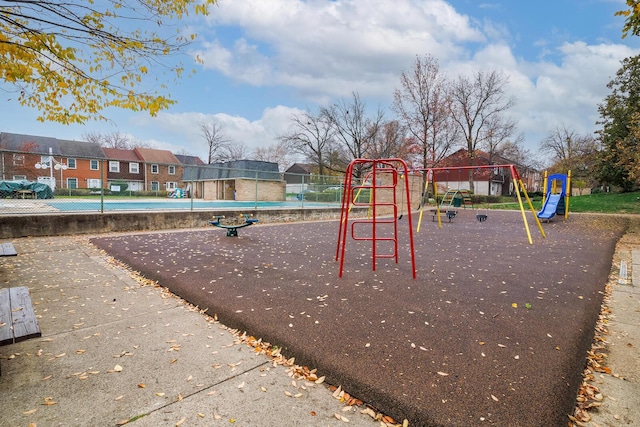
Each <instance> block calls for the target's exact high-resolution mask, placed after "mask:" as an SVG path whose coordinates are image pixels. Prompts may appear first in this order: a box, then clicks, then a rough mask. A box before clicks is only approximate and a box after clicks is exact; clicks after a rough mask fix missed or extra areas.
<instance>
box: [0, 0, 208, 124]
mask: <svg viewBox="0 0 640 427" xmlns="http://www.w3.org/2000/svg"><path fill="white" fill-rule="evenodd" d="M215 3H216V0H70V1H67V2H59V1H46V0H45V1H32V0H16V1H5V0H0V91H2V92H5V93H7V94H8V96H9V97H12V96H17V99H18V100H19V102H20V104H21V105H23V106H27V107H31V108H35V109H37V110H39V111H40V115H39V117H38V120H40V121H55V122H60V123H64V124H70V123H83V122H85V121H87V120H90V119H99V120H100V119H101V120H106V117H105V116H104V115H103V110H104V109H105V108H108V107H117V108H124V109H129V110H133V111H148V112H149V113H150V114H151V115H152V116H153V115H156V114H157V113H158V111H160V110H163V109H166V108H168V107H169V106H170V105H172V104H174V103H175V101H174V100H172V99H170V98H169V97H168V96H167V95H164V94H162V92H166V91H167V81H166V80H167V79H168V80H171V79H172V78H173V79H178V78H179V77H180V76H181V75H182V74H183V72H184V66H183V65H182V63H181V62H180V61H179V60H173V58H172V57H173V56H175V55H177V54H179V53H182V52H183V51H184V50H185V48H186V47H187V46H188V45H189V44H190V43H191V42H192V41H193V40H194V39H195V37H196V35H195V34H193V33H189V32H188V31H186V28H185V27H186V25H182V26H181V25H178V24H177V23H179V22H180V21H181V20H182V19H183V18H185V17H186V16H187V15H188V14H189V13H194V14H196V15H207V14H208V13H209V7H210V6H211V5H213V4H215ZM154 27H157V31H156V30H155V28H154ZM165 61H166V62H165Z"/></svg>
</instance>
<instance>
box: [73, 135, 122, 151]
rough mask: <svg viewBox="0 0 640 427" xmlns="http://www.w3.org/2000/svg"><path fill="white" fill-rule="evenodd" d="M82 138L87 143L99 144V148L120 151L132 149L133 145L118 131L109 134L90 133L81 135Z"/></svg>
mask: <svg viewBox="0 0 640 427" xmlns="http://www.w3.org/2000/svg"><path fill="white" fill-rule="evenodd" d="M82 138H83V139H84V140H86V141H87V142H92V143H95V144H100V146H101V147H105V148H119V149H121V150H131V149H133V144H132V143H131V142H130V141H129V137H128V136H127V135H124V134H121V133H120V132H118V131H116V132H112V133H109V134H102V133H99V132H94V131H91V132H86V133H83V134H82Z"/></svg>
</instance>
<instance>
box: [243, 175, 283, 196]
mask: <svg viewBox="0 0 640 427" xmlns="http://www.w3.org/2000/svg"><path fill="white" fill-rule="evenodd" d="M257 185H258V188H257V193H258V194H257V197H256V180H254V179H253V180H250V179H236V200H245V201H254V200H258V201H262V202H280V201H284V191H285V182H284V181H258V184H257Z"/></svg>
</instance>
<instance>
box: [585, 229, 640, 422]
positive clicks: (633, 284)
mask: <svg viewBox="0 0 640 427" xmlns="http://www.w3.org/2000/svg"><path fill="white" fill-rule="evenodd" d="M616 258H617V261H618V262H624V263H625V264H626V266H627V277H626V278H624V277H620V278H619V279H618V280H613V281H612V282H613V283H612V285H611V288H612V289H611V295H610V298H609V301H608V304H607V305H608V309H609V310H610V314H609V315H608V316H607V317H608V319H607V322H606V323H607V325H606V327H607V329H608V334H607V335H606V341H607V342H606V347H605V348H606V351H605V353H606V354H607V357H606V360H605V362H604V365H605V366H606V367H607V368H608V369H610V371H611V372H610V373H598V372H595V373H594V380H593V381H592V384H593V385H595V386H596V387H597V388H598V390H599V392H600V393H601V394H602V398H603V400H602V406H600V407H599V408H598V410H596V411H590V412H589V415H590V416H591V420H590V421H589V422H587V423H585V425H588V426H593V427H605V426H607V427H615V426H621V425H624V426H640V235H638V234H636V233H634V232H628V233H627V234H626V235H625V236H624V237H623V238H622V239H621V242H620V243H619V244H618V248H617V251H616ZM623 270H624V269H621V270H620V271H622V272H623ZM629 270H630V272H629Z"/></svg>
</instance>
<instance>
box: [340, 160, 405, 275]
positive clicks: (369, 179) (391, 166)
mask: <svg viewBox="0 0 640 427" xmlns="http://www.w3.org/2000/svg"><path fill="white" fill-rule="evenodd" d="M356 166H359V167H361V168H363V169H370V170H371V171H370V172H369V173H368V174H367V176H366V178H365V180H364V182H363V183H361V184H359V185H354V183H353V175H354V174H353V170H354V167H356ZM398 170H400V175H401V177H404V190H405V193H406V197H403V198H405V199H406V203H407V221H408V223H409V240H410V248H411V267H412V273H413V278H414V279H415V278H416V262H415V256H414V245H413V224H412V220H411V200H410V192H409V173H408V172H409V171H408V168H407V164H406V162H405V161H404V160H402V159H395V158H394V159H379V160H370V159H355V160H353V161H351V163H350V164H349V166H348V167H347V171H346V172H345V182H344V192H343V195H342V208H341V214H340V229H339V233H338V245H337V248H336V260H338V259H339V260H340V273H339V276H340V277H342V272H343V268H344V258H345V248H346V241H347V230H348V224H349V213H350V211H351V208H352V207H354V206H360V207H364V206H366V207H368V208H369V210H370V212H371V216H370V217H369V216H368V217H367V218H366V219H356V220H352V221H351V238H352V239H353V240H370V241H371V257H372V269H373V271H375V270H376V259H378V258H393V259H395V261H396V264H397V263H398V219H399V218H398V203H397V192H396V189H397V186H398V174H399V173H398ZM384 175H389V176H390V177H391V178H390V179H387V180H386V181H388V183H384V184H383V183H382V179H379V178H381V176H384ZM362 190H368V191H369V193H370V194H369V200H368V201H367V202H362V201H360V200H359V199H358V195H359V193H360V192H361V191H362ZM389 190H391V191H392V194H393V196H392V197H391V198H390V199H388V200H383V198H382V197H380V194H381V193H379V192H380V191H383V192H388V191H389ZM380 207H392V211H393V216H392V218H379V217H378V208H380ZM357 224H370V225H371V234H370V235H367V236H357V235H356V232H355V227H356V225H357ZM379 224H388V225H392V226H393V237H381V236H379V235H378V230H377V226H378V225H379ZM382 241H391V242H393V251H392V252H391V253H378V251H377V244H378V242H382Z"/></svg>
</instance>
